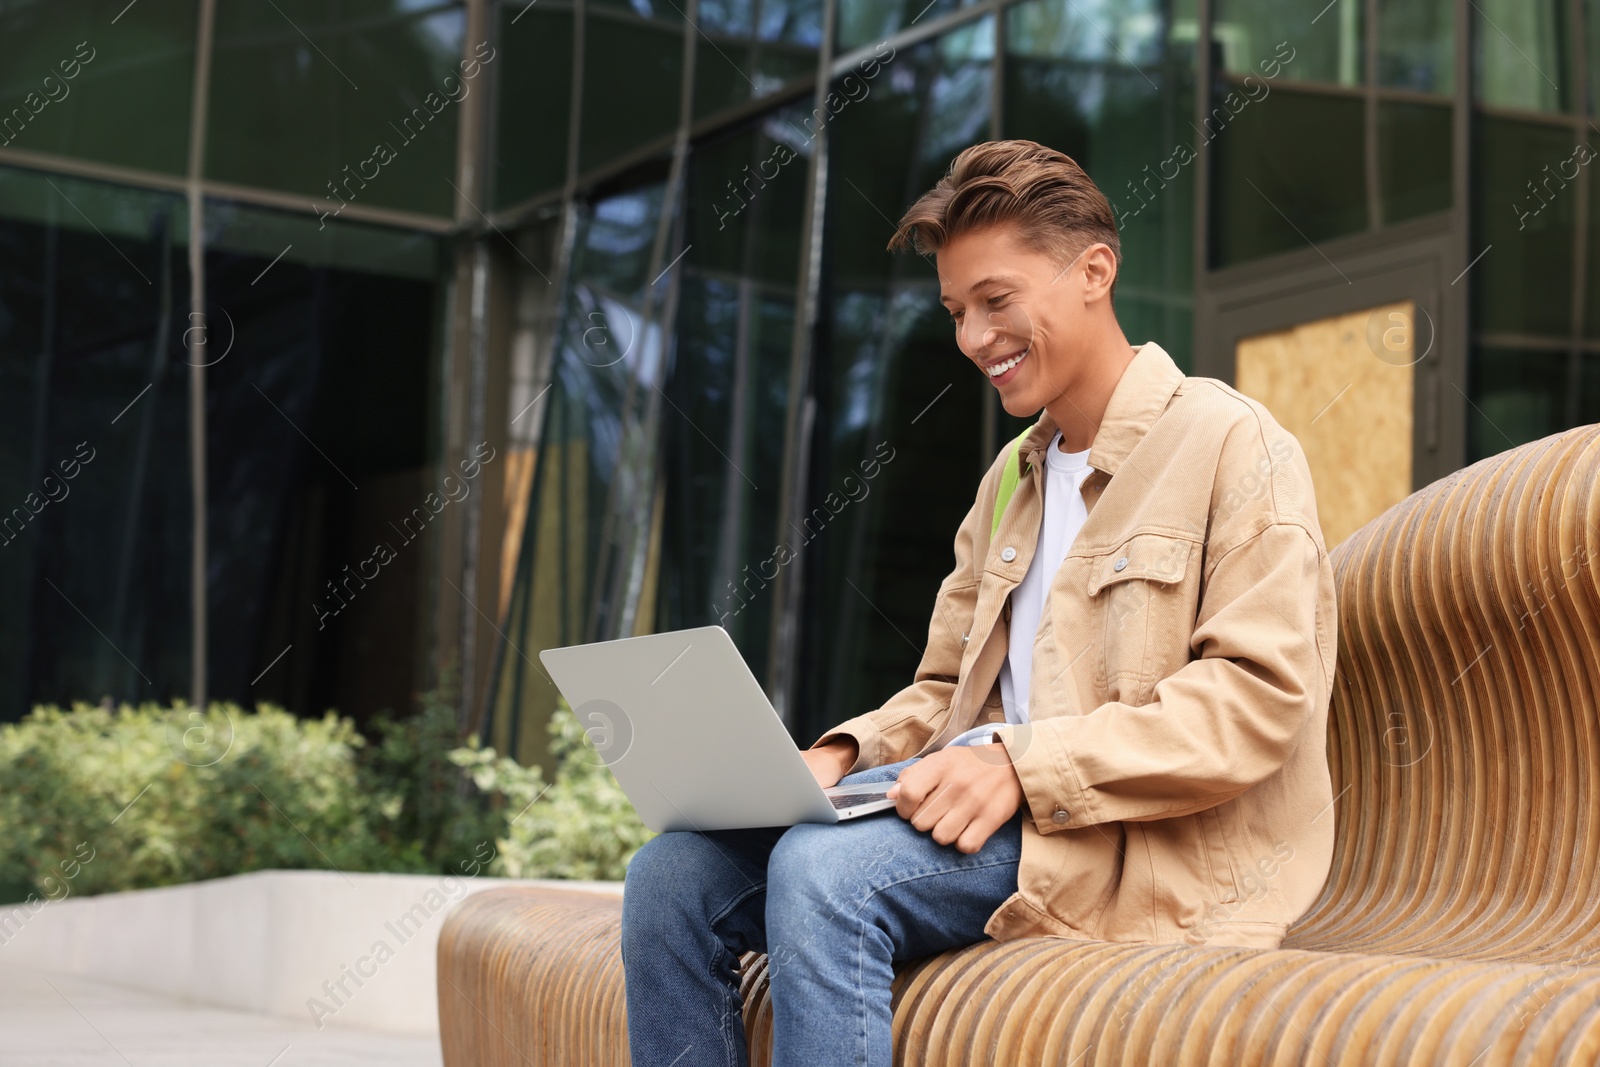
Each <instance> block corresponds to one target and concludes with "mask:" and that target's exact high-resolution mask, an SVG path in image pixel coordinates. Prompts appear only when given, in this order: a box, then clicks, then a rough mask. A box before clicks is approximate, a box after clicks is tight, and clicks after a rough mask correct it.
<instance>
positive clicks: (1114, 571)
mask: <svg viewBox="0 0 1600 1067" xmlns="http://www.w3.org/2000/svg"><path fill="white" fill-rule="evenodd" d="M1193 552H1194V542H1193V541H1190V540H1188V539H1187V538H1183V537H1168V536H1166V535H1165V534H1153V533H1148V534H1136V535H1135V536H1133V537H1130V538H1129V539H1128V540H1127V541H1125V542H1123V544H1122V547H1121V548H1119V549H1117V550H1116V551H1115V552H1107V553H1106V554H1105V555H1103V556H1095V557H1094V564H1093V566H1091V567H1090V568H1089V595H1090V596H1094V595H1095V594H1097V593H1099V592H1100V590H1102V589H1104V588H1105V587H1106V586H1108V585H1112V584H1114V583H1116V582H1125V581H1128V580H1129V579H1133V578H1138V579H1141V580H1143V581H1147V582H1163V583H1169V584H1170V583H1176V582H1181V581H1183V575H1184V572H1185V571H1186V570H1188V567H1189V557H1190V556H1191V555H1192V554H1193Z"/></svg>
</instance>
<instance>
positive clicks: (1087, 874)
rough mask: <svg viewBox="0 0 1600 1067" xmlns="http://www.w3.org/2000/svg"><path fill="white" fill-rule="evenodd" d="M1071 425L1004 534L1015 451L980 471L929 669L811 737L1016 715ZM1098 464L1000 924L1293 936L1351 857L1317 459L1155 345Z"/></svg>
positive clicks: (1057, 591) (1034, 744)
mask: <svg viewBox="0 0 1600 1067" xmlns="http://www.w3.org/2000/svg"><path fill="white" fill-rule="evenodd" d="M1055 432H1056V424H1055V423H1054V421H1053V420H1052V419H1051V418H1050V415H1049V413H1048V412H1046V413H1045V414H1043V415H1042V416H1041V417H1040V418H1039V421H1038V422H1037V423H1036V424H1035V425H1034V427H1033V429H1032V430H1031V431H1030V432H1029V433H1028V435H1027V437H1025V438H1024V439H1023V441H1022V443H1021V445H1020V447H1019V448H1018V453H1019V455H1018V458H1017V462H1018V463H1019V464H1024V463H1025V464H1026V465H1027V466H1026V470H1025V471H1024V472H1023V474H1022V479H1021V481H1020V483H1019V484H1018V486H1017V490H1016V495H1015V496H1014V497H1013V498H1012V501H1011V504H1010V506H1009V507H1008V508H1007V509H1006V512H1005V515H1004V517H1003V519H1002V521H1001V523H1000V527H999V530H998V532H997V533H996V534H995V535H994V537H993V538H991V537H990V527H991V525H992V517H993V509H994V502H995V496H996V492H997V489H998V486H999V483H1000V476H1001V470H1002V464H1003V463H1004V462H1005V457H1006V455H1007V453H1008V452H1009V446H1008V447H1007V448H1006V449H1003V450H1002V451H1001V453H1000V456H998V457H997V458H996V460H995V462H994V464H993V465H992V466H991V467H990V468H989V472H988V473H987V474H986V475H985V476H984V479H983V482H982V483H981V485H980V486H979V488H978V497H977V499H976V500H975V501H974V502H973V505H972V510H971V511H969V512H968V513H967V517H966V519H965V520H964V521H963V522H962V524H961V528H960V530H959V531H957V533H956V539H955V554H956V565H955V569H954V570H953V571H951V572H950V575H949V576H948V577H947V578H945V580H944V582H943V584H942V585H941V586H940V587H939V594H938V599H937V601H936V603H935V606H934V611H933V619H932V622H931V623H930V625H929V628H928V644H927V648H926V650H925V651H924V653H923V656H922V662H921V664H920V665H919V666H918V668H917V673H916V678H915V681H913V682H912V684H910V685H909V686H907V687H906V688H904V689H902V690H901V691H900V692H898V693H896V694H895V695H894V696H893V697H892V698H890V699H889V701H888V702H887V703H885V704H884V705H883V706H882V707H880V708H879V709H877V710H876V711H872V712H869V713H867V714H865V715H861V716H858V717H856V718H853V719H850V720H848V721H846V722H844V723H842V724H840V725H839V726H838V727H836V728H835V729H833V730H831V731H829V732H828V733H826V734H824V735H823V736H822V737H821V738H819V739H818V740H817V742H816V744H817V745H821V744H823V743H825V742H827V741H829V740H832V739H834V738H837V737H839V736H840V735H848V736H850V737H853V738H855V740H856V741H857V743H858V744H859V745H860V756H859V758H858V759H857V760H856V762H855V764H854V765H853V766H852V767H851V768H850V770H851V771H852V772H853V771H858V770H862V769H864V768H867V767H876V766H882V765H883V764H886V763H894V762H897V761H899V760H903V759H909V758H910V757H912V756H920V755H926V754H929V753H932V752H934V751H936V750H938V749H939V748H941V747H942V746H943V745H944V744H945V742H947V741H949V740H950V739H951V738H953V737H955V736H956V735H958V734H960V733H961V732H962V731H964V730H967V729H969V728H970V727H972V726H975V725H977V724H979V723H985V722H1000V721H1004V718H1005V715H1004V712H1003V710H1002V708H1001V705H1000V686H999V674H1000V665H1001V663H1002V661H1003V660H1004V659H1005V657H1006V653H1007V650H1008V648H1009V634H1008V628H1009V624H1008V617H1009V614H1010V599H1009V598H1010V594H1011V591H1012V590H1013V589H1015V588H1016V587H1017V585H1018V584H1020V583H1021V581H1022V578H1023V575H1024V574H1026V573H1027V570H1028V564H1029V563H1030V561H1031V560H1032V559H1033V552H1034V546H1035V543H1036V542H1037V540H1038V536H1039V525H1040V521H1041V517H1042V514H1043V506H1042V496H1041V493H1042V490H1041V484H1040V482H1041V476H1042V471H1043V467H1044V456H1043V450H1044V449H1045V448H1046V447H1047V446H1048V444H1049V443H1050V441H1051V440H1052V438H1053V437H1054V436H1055ZM1089 464H1090V466H1091V467H1093V468H1094V471H1093V473H1091V474H1090V475H1089V477H1088V478H1087V479H1086V481H1085V483H1084V486H1083V490H1082V492H1083V496H1084V503H1085V504H1086V505H1087V507H1088V509H1089V518H1088V521H1087V522H1086V523H1085V524H1084V526H1083V529H1082V531H1081V532H1080V533H1079V534H1078V537H1077V539H1076V540H1075V541H1074V542H1073V544H1072V546H1071V548H1070V550H1069V551H1068V553H1067V557H1066V560H1065V561H1064V562H1063V563H1062V565H1061V569H1060V570H1059V571H1057V572H1056V574H1055V577H1054V579H1053V580H1052V581H1051V584H1050V591H1049V595H1048V598H1047V601H1046V605H1045V612H1044V616H1043V618H1042V619H1041V620H1040V623H1039V630H1038V634H1037V637H1036V639H1035V644H1034V660H1033V676H1032V682H1031V689H1030V692H1029V698H1028V708H1029V717H1030V722H1028V723H1024V724H1021V725H1012V726H1006V727H1003V728H1002V729H1001V730H1000V731H999V737H1000V739H1001V741H1002V742H1003V743H1004V744H1005V746H1006V749H1007V751H1008V752H1009V754H1010V756H1011V759H1012V762H1013V764H1014V766H1015V767H1016V771H1017V777H1018V778H1019V780H1020V781H1021V783H1022V791H1023V794H1024V801H1023V807H1024V809H1025V815H1026V816H1027V817H1026V818H1024V820H1023V836H1022V857H1021V862H1020V865H1019V869H1018V872H1017V892H1016V893H1015V894H1014V895H1012V896H1011V897H1010V898H1009V899H1008V900H1006V901H1005V903H1004V904H1002V905H1001V906H1000V908H999V909H998V910H996V911H995V913H994V914H993V915H992V916H990V918H989V921H988V923H987V925H986V926H985V927H984V929H985V931H986V932H987V933H988V934H989V935H990V936H991V937H993V938H995V939H996V940H1000V941H1007V940H1011V939H1013V938H1018V937H1025V936H1030V935H1054V936H1059V937H1068V938H1080V939H1089V940H1102V941H1132V942H1189V943H1194V944H1202V943H1203V944H1211V945H1243V946H1257V947H1264V948H1271V947H1276V946H1277V945H1278V944H1279V943H1280V942H1281V941H1282V940H1283V936H1284V932H1285V930H1286V928H1287V927H1288V925H1289V924H1290V923H1292V922H1293V921H1294V920H1296V919H1297V918H1299V917H1300V916H1301V915H1303V914H1305V912H1306V911H1307V910H1308V909H1309V908H1310V906H1311V904H1312V903H1313V902H1314V901H1315V899H1316V897H1317V895H1318V893H1319V892H1320V891H1321V889H1322V885H1323V882H1324V880H1325V879H1326V877H1327V874H1328V870H1329V867H1330V864H1331V862H1332V856H1333V822H1334V815H1333V793H1332V787H1331V780H1330V777H1329V773H1328V760H1327V744H1326V730H1327V714H1328V699H1329V693H1330V689H1331V686H1332V680H1333V668H1334V653H1335V626H1336V620H1335V606H1334V585H1333V570H1332V568H1331V566H1330V565H1329V562H1328V554H1327V550H1326V548H1325V547H1324V545H1323V542H1322V531H1321V528H1320V527H1319V526H1318V524H1317V511H1316V500H1315V497H1314V496H1313V495H1312V489H1311V475H1310V471H1309V469H1308V468H1307V466H1306V461H1305V456H1304V454H1303V452H1302V451H1301V449H1300V445H1299V443H1298V442H1297V441H1296V440H1295V439H1294V438H1293V437H1292V436H1291V435H1290V434H1289V433H1288V432H1287V431H1285V430H1284V429H1283V428H1282V427H1281V426H1279V425H1278V424H1277V422H1276V421H1274V420H1273V418H1272V416H1271V415H1270V414H1269V413H1268V412H1267V410H1266V409H1265V408H1263V407H1262V406H1261V405H1260V404H1258V403H1256V402H1255V401H1253V400H1250V399H1249V398H1247V397H1244V396H1242V395H1240V394H1239V393H1237V392H1235V391H1234V390H1233V389H1231V388H1229V387H1228V386H1227V385H1224V384H1222V383H1221V382H1218V381H1215V380H1212V379H1209V378H1186V377H1185V376H1184V375H1183V372H1182V371H1180V370H1179V369H1178V367H1177V365H1176V364H1175V363H1173V361H1172V359H1171V357H1170V356H1168V355H1167V353H1166V352H1165V351H1163V350H1162V349H1161V348H1160V347H1159V346H1158V345H1155V344H1145V345H1142V346H1140V347H1139V348H1138V350H1137V354H1136V355H1135V357H1134V359H1133V361H1132V362H1131V363H1130V364H1129V365H1128V368H1127V370H1126V371H1125V372H1124V373H1123V376H1122V379H1121V380H1120V381H1119V382H1118V384H1117V387H1116V389H1115V391H1114V392H1113V394H1112V397H1111V402H1110V404H1109V406H1108V407H1107V409H1106V413H1105V418H1104V419H1103V421H1102V422H1101V425H1100V429H1099V432H1098V433H1096V435H1095V439H1094V443H1093V446H1092V448H1091V450H1090V452H1089ZM813 747H815V746H813Z"/></svg>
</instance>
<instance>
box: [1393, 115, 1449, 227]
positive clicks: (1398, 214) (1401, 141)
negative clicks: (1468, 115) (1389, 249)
mask: <svg viewBox="0 0 1600 1067" xmlns="http://www.w3.org/2000/svg"><path fill="white" fill-rule="evenodd" d="M1450 122H1451V111H1450V107H1449V105H1447V104H1410V103H1405V104H1402V103H1396V102H1394V101H1391V100H1382V101H1379V103H1378V175H1379V182H1380V188H1381V190H1382V194H1383V221H1384V222H1385V223H1394V222H1401V221H1403V220H1405V219H1411V218H1416V217H1417V216H1419V215H1431V214H1433V213H1435V212H1438V211H1448V210H1450V196H1451V192H1450V186H1451V182H1450V176H1451V160H1452V155H1451V136H1450Z"/></svg>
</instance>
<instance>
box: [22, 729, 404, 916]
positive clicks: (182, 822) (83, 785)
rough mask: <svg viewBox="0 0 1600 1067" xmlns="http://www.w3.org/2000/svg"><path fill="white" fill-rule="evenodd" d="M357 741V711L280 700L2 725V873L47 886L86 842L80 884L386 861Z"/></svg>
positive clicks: (121, 884) (84, 889)
mask: <svg viewBox="0 0 1600 1067" xmlns="http://www.w3.org/2000/svg"><path fill="white" fill-rule="evenodd" d="M361 744H362V739H361V736H360V735H359V734H358V733H357V732H356V730H355V727H354V725H353V724H352V723H350V722H349V721H348V720H345V719H340V718H338V717H337V716H335V715H332V714H329V715H327V716H324V717H323V718H321V719H297V718H295V717H294V716H292V715H290V714H288V713H287V712H284V711H281V710H279V709H277V708H272V707H262V708H261V709H260V710H259V711H257V712H254V713H249V712H245V711H243V710H242V709H240V708H239V707H237V706H236V705H228V704H216V705H212V706H211V708H210V709H209V710H208V711H207V712H206V714H205V715H204V716H202V715H200V714H199V713H197V712H193V711H192V710H191V709H189V708H188V707H187V706H184V705H174V706H173V707H171V708H161V707H159V706H157V705H154V704H147V705H144V706H142V707H138V708H131V707H123V708H121V709H118V710H115V711H111V710H107V709H104V708H100V707H96V706H93V705H89V704H79V705H76V706H75V707H74V708H73V709H72V710H71V711H62V710H61V709H59V708H55V707H44V708H39V709H36V710H35V711H34V712H33V714H32V715H30V716H29V717H28V718H27V719H25V720H23V721H22V722H20V723H15V724H10V725H7V726H5V727H3V728H0V781H3V782H4V783H5V788H4V791H3V792H0V882H3V883H5V884H6V885H7V886H10V887H12V888H13V892H15V887H17V886H39V885H40V884H41V882H42V880H43V879H44V878H45V877H46V876H48V875H49V874H50V872H51V871H52V870H54V869H55V868H56V866H57V865H58V864H59V863H61V862H62V861H63V860H65V859H66V858H67V857H68V856H70V855H71V854H72V853H73V851H74V850H75V849H76V848H77V847H78V846H79V845H80V844H81V843H86V844H87V846H88V848H90V849H92V850H93V854H94V859H93V860H92V861H91V862H88V863H86V864H84V865H83V869H82V870H81V872H79V873H78V874H77V876H76V878H74V879H73V882H72V886H71V888H72V891H73V892H74V893H99V892H106V891H108V890H113V889H135V888H141V887H145V886H157V885H168V884H171V883H174V882H188V881H194V880H196V879H201V878H213V877H217V876H219V875H224V874H238V873H240V872H243V871H253V870H260V869H262V868H266V867H337V868H340V869H343V870H369V869H377V868H381V867H383V866H385V865H386V863H385V861H386V860H388V859H390V858H391V857H389V856H387V855H385V851H386V850H385V848H384V846H383V845H382V844H381V842H380V841H379V840H378V839H377V838H376V836H375V835H374V834H373V832H372V828H371V823H372V818H371V816H372V811H371V808H372V806H373V803H374V801H373V798H370V797H368V796H367V795H366V794H365V793H364V791H363V790H362V789H361V788H360V781H361V776H360V771H359V767H358V764H357V756H356V753H357V750H358V749H359V748H360V746H361ZM219 757H220V758H219Z"/></svg>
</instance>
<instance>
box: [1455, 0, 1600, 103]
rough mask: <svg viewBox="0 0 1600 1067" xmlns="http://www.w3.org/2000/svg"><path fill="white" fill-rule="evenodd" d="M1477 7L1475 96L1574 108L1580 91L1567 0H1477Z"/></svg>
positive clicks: (1491, 100) (1481, 99) (1474, 6)
mask: <svg viewBox="0 0 1600 1067" xmlns="http://www.w3.org/2000/svg"><path fill="white" fill-rule="evenodd" d="M1472 9H1473V17H1474V19H1475V20H1476V25H1475V26H1474V27H1473V35H1472V36H1473V46H1474V47H1473V57H1472V58H1473V96H1474V98H1475V99H1477V100H1478V101H1479V102H1480V103H1484V104H1493V105H1494V106H1496V107H1506V108H1516V109H1517V110H1519V111H1563V110H1570V109H1571V107H1572V105H1573V102H1574V100H1575V99H1576V96H1577V94H1576V92H1575V91H1574V90H1573V88H1572V85H1571V83H1572V82H1573V79H1572V78H1571V77H1569V73H1568V72H1569V69H1570V63H1569V61H1568V58H1567V34H1568V32H1569V28H1568V26H1567V18H1566V12H1567V0H1473V4H1472ZM1591 62H1592V60H1591ZM1563 86H1566V87H1567V89H1566V90H1565V91H1563V89H1562V87H1563Z"/></svg>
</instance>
